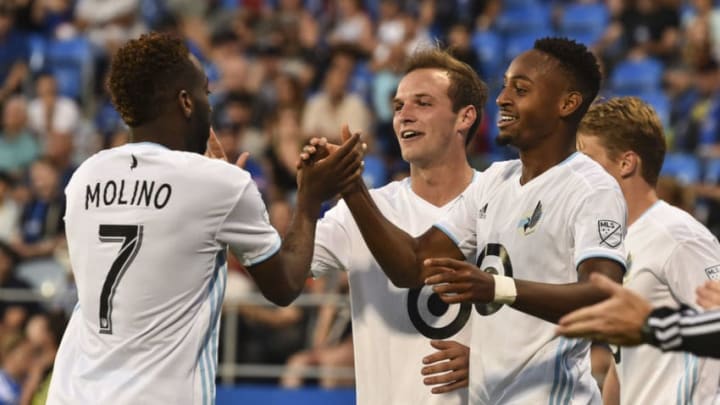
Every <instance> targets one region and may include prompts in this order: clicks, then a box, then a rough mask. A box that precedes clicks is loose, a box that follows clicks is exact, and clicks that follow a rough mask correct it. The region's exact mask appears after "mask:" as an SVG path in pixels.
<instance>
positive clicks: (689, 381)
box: [617, 201, 720, 405]
mask: <svg viewBox="0 0 720 405" xmlns="http://www.w3.org/2000/svg"><path fill="white" fill-rule="evenodd" d="M625 247H626V248H627V251H628V254H629V256H628V272H627V275H626V277H625V286H626V287H628V288H630V289H632V290H634V291H636V292H637V293H639V294H640V295H642V296H643V297H645V298H647V299H648V300H650V302H651V303H652V306H653V307H654V308H657V307H675V308H676V307H679V306H680V304H684V305H687V306H690V307H695V308H697V306H696V305H695V300H696V295H695V289H696V288H697V287H699V286H700V285H701V284H703V283H704V282H705V281H707V280H708V279H720V244H718V241H717V239H715V237H714V236H713V235H712V234H711V233H710V231H708V230H707V229H706V228H705V227H704V226H703V225H702V224H700V223H699V222H698V221H697V220H695V218H693V217H692V216H690V215H689V214H688V213H686V212H684V211H682V210H680V209H679V208H676V207H673V206H671V205H669V204H667V203H666V202H664V201H658V202H656V203H655V204H654V205H653V206H652V207H650V208H649V209H648V210H647V211H646V212H645V213H644V214H643V215H642V216H641V217H640V218H638V219H637V221H635V222H634V223H633V224H632V225H631V226H629V227H628V234H627V239H626V244H625ZM617 371H618V379H619V382H620V402H621V403H622V404H628V405H631V404H660V403H679V404H690V403H692V404H709V403H712V401H713V398H714V396H715V393H716V390H717V388H718V381H720V360H711V359H708V358H699V357H696V356H694V355H691V354H688V353H663V352H662V351H660V349H657V348H655V347H652V346H649V345H641V346H638V347H627V348H626V347H624V348H622V349H621V352H620V362H619V363H618V364H617Z"/></svg>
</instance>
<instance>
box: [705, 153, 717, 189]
mask: <svg viewBox="0 0 720 405" xmlns="http://www.w3.org/2000/svg"><path fill="white" fill-rule="evenodd" d="M703 181H704V182H705V183H708V184H720V158H715V159H710V160H708V161H707V162H706V163H705V175H704V176H703Z"/></svg>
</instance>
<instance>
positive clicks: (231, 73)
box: [219, 56, 249, 91]
mask: <svg viewBox="0 0 720 405" xmlns="http://www.w3.org/2000/svg"><path fill="white" fill-rule="evenodd" d="M219 67H220V71H221V74H222V83H223V84H222V87H223V89H224V90H227V91H232V90H242V89H244V88H245V81H246V80H247V77H248V74H249V71H248V65H247V62H246V61H245V59H243V58H241V57H239V56H237V57H234V58H230V59H227V60H225V61H222V62H220V65H219Z"/></svg>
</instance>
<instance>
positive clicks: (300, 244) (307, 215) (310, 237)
mask: <svg viewBox="0 0 720 405" xmlns="http://www.w3.org/2000/svg"><path fill="white" fill-rule="evenodd" d="M319 216H320V203H319V202H313V201H308V200H307V199H305V198H302V197H301V196H299V198H298V204H297V208H296V210H295V213H294V214H293V218H292V220H291V222H290V226H289V228H288V232H287V234H286V235H285V239H284V240H283V245H282V248H281V250H280V253H281V255H282V262H283V275H284V277H285V281H286V282H285V284H286V285H287V287H288V288H287V290H288V291H286V292H285V293H284V294H283V295H284V297H283V298H284V299H288V302H287V304H289V303H290V302H291V301H293V300H294V299H295V298H297V296H298V295H299V294H300V292H301V291H302V289H303V286H304V285H305V280H306V279H307V277H308V274H309V269H310V264H311V262H312V257H313V248H314V243H315V224H316V223H317V219H318V217H319ZM280 305H283V304H280ZM285 305H286V304H285Z"/></svg>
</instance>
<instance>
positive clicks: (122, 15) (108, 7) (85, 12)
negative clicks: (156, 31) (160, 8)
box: [75, 0, 147, 55]
mask: <svg viewBox="0 0 720 405" xmlns="http://www.w3.org/2000/svg"><path fill="white" fill-rule="evenodd" d="M139 11H140V1H139V0H78V2H77V3H76V4H75V23H76V25H77V27H78V28H79V29H80V31H81V32H83V33H84V35H86V36H87V37H88V39H89V40H90V41H91V42H92V43H93V44H95V45H96V46H97V47H98V49H100V50H104V51H105V52H106V54H107V55H112V54H113V53H114V50H115V49H117V48H118V47H119V46H120V45H122V44H124V43H125V42H126V41H127V40H129V39H131V38H137V37H139V36H140V34H142V33H144V32H146V31H147V27H146V26H145V25H144V24H143V22H142V20H140V19H139V18H138V15H139Z"/></svg>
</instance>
